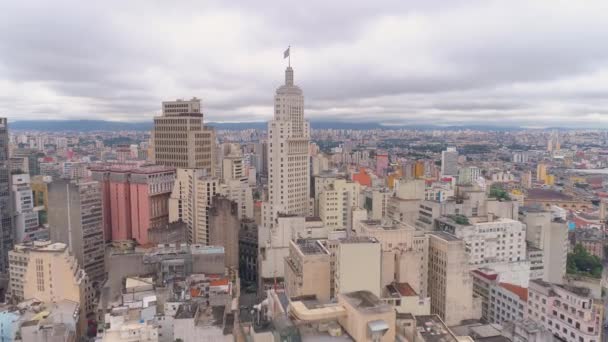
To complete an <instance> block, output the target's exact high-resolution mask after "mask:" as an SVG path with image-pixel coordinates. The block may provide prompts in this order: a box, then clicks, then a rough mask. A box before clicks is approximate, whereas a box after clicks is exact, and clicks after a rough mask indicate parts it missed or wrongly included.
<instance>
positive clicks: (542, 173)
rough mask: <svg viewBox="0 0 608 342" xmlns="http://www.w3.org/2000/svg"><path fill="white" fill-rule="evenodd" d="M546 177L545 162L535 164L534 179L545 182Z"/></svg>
mask: <svg viewBox="0 0 608 342" xmlns="http://www.w3.org/2000/svg"><path fill="white" fill-rule="evenodd" d="M546 179H547V164H544V163H539V164H538V165H537V166H536V180H537V181H539V182H545V180H546Z"/></svg>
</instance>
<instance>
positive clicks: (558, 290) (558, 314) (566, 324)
mask: <svg viewBox="0 0 608 342" xmlns="http://www.w3.org/2000/svg"><path fill="white" fill-rule="evenodd" d="M603 311H604V310H603V304H602V303H601V302H600V301H598V300H597V299H595V298H593V296H592V293H591V290H590V289H589V288H585V287H576V286H570V285H560V284H552V283H548V282H545V281H542V280H538V279H536V280H532V281H530V287H529V295H528V310H527V312H526V319H529V320H533V321H535V322H537V323H539V324H542V325H543V326H544V327H545V328H546V329H547V330H549V331H550V332H551V333H552V334H553V335H555V336H557V337H558V338H560V339H562V340H564V341H567V342H581V341H582V342H599V341H600V340H601V336H602V330H603V327H602V324H603V321H602V317H603Z"/></svg>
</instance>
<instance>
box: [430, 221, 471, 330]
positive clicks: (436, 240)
mask: <svg viewBox="0 0 608 342" xmlns="http://www.w3.org/2000/svg"><path fill="white" fill-rule="evenodd" d="M465 248H466V247H465V243H464V241H462V240H461V239H458V238H457V237H455V236H453V235H451V234H448V233H445V232H433V233H429V256H428V262H429V265H428V282H427V284H428V295H429V296H430V297H431V313H433V314H437V315H439V316H440V317H441V318H442V319H443V321H444V322H445V323H446V324H447V325H456V324H460V322H461V321H462V320H465V319H471V318H479V317H475V316H480V315H481V303H480V304H479V308H478V309H479V312H477V311H476V310H475V307H474V302H473V279H472V277H471V274H470V272H469V257H468V255H467V252H466V249H465Z"/></svg>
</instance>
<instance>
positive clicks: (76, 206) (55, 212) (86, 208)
mask: <svg viewBox="0 0 608 342" xmlns="http://www.w3.org/2000/svg"><path fill="white" fill-rule="evenodd" d="M48 196H49V212H48V220H49V226H50V230H51V232H50V235H51V240H52V241H53V242H63V243H65V244H66V245H68V247H69V248H70V251H71V253H72V254H73V255H74V256H75V257H76V260H78V263H79V264H80V265H81V267H82V268H84V270H85V272H86V273H87V275H88V276H89V279H91V281H92V282H94V283H95V282H96V283H97V284H98V285H101V283H102V282H103V280H104V278H105V259H104V253H105V239H104V231H103V212H102V199H101V197H102V195H101V189H100V184H99V182H96V181H75V180H74V181H69V180H60V181H55V182H52V183H50V184H49V186H48Z"/></svg>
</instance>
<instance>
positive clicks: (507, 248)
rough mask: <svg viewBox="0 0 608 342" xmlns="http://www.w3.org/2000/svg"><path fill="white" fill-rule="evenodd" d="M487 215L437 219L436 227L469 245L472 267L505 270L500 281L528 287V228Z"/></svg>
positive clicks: (518, 223) (516, 222)
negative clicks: (486, 216) (483, 216)
mask: <svg viewBox="0 0 608 342" xmlns="http://www.w3.org/2000/svg"><path fill="white" fill-rule="evenodd" d="M488 216H490V217H488V218H481V217H480V218H464V217H457V216H452V217H447V216H444V217H440V218H437V219H435V226H436V228H437V229H438V230H441V231H444V232H447V233H449V234H452V235H454V236H456V237H458V238H460V239H462V240H463V241H464V242H465V244H466V245H467V246H470V247H468V248H467V251H468V254H469V258H470V259H469V263H470V265H472V266H474V267H482V266H483V267H491V268H494V269H496V270H503V272H502V277H501V281H504V282H510V283H514V284H517V285H520V286H524V287H526V286H528V281H529V276H530V265H529V263H528V262H527V260H526V255H527V254H526V229H525V226H524V225H523V224H522V223H521V222H520V221H516V220H512V219H507V218H494V217H492V215H488ZM465 220H466V221H465Z"/></svg>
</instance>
